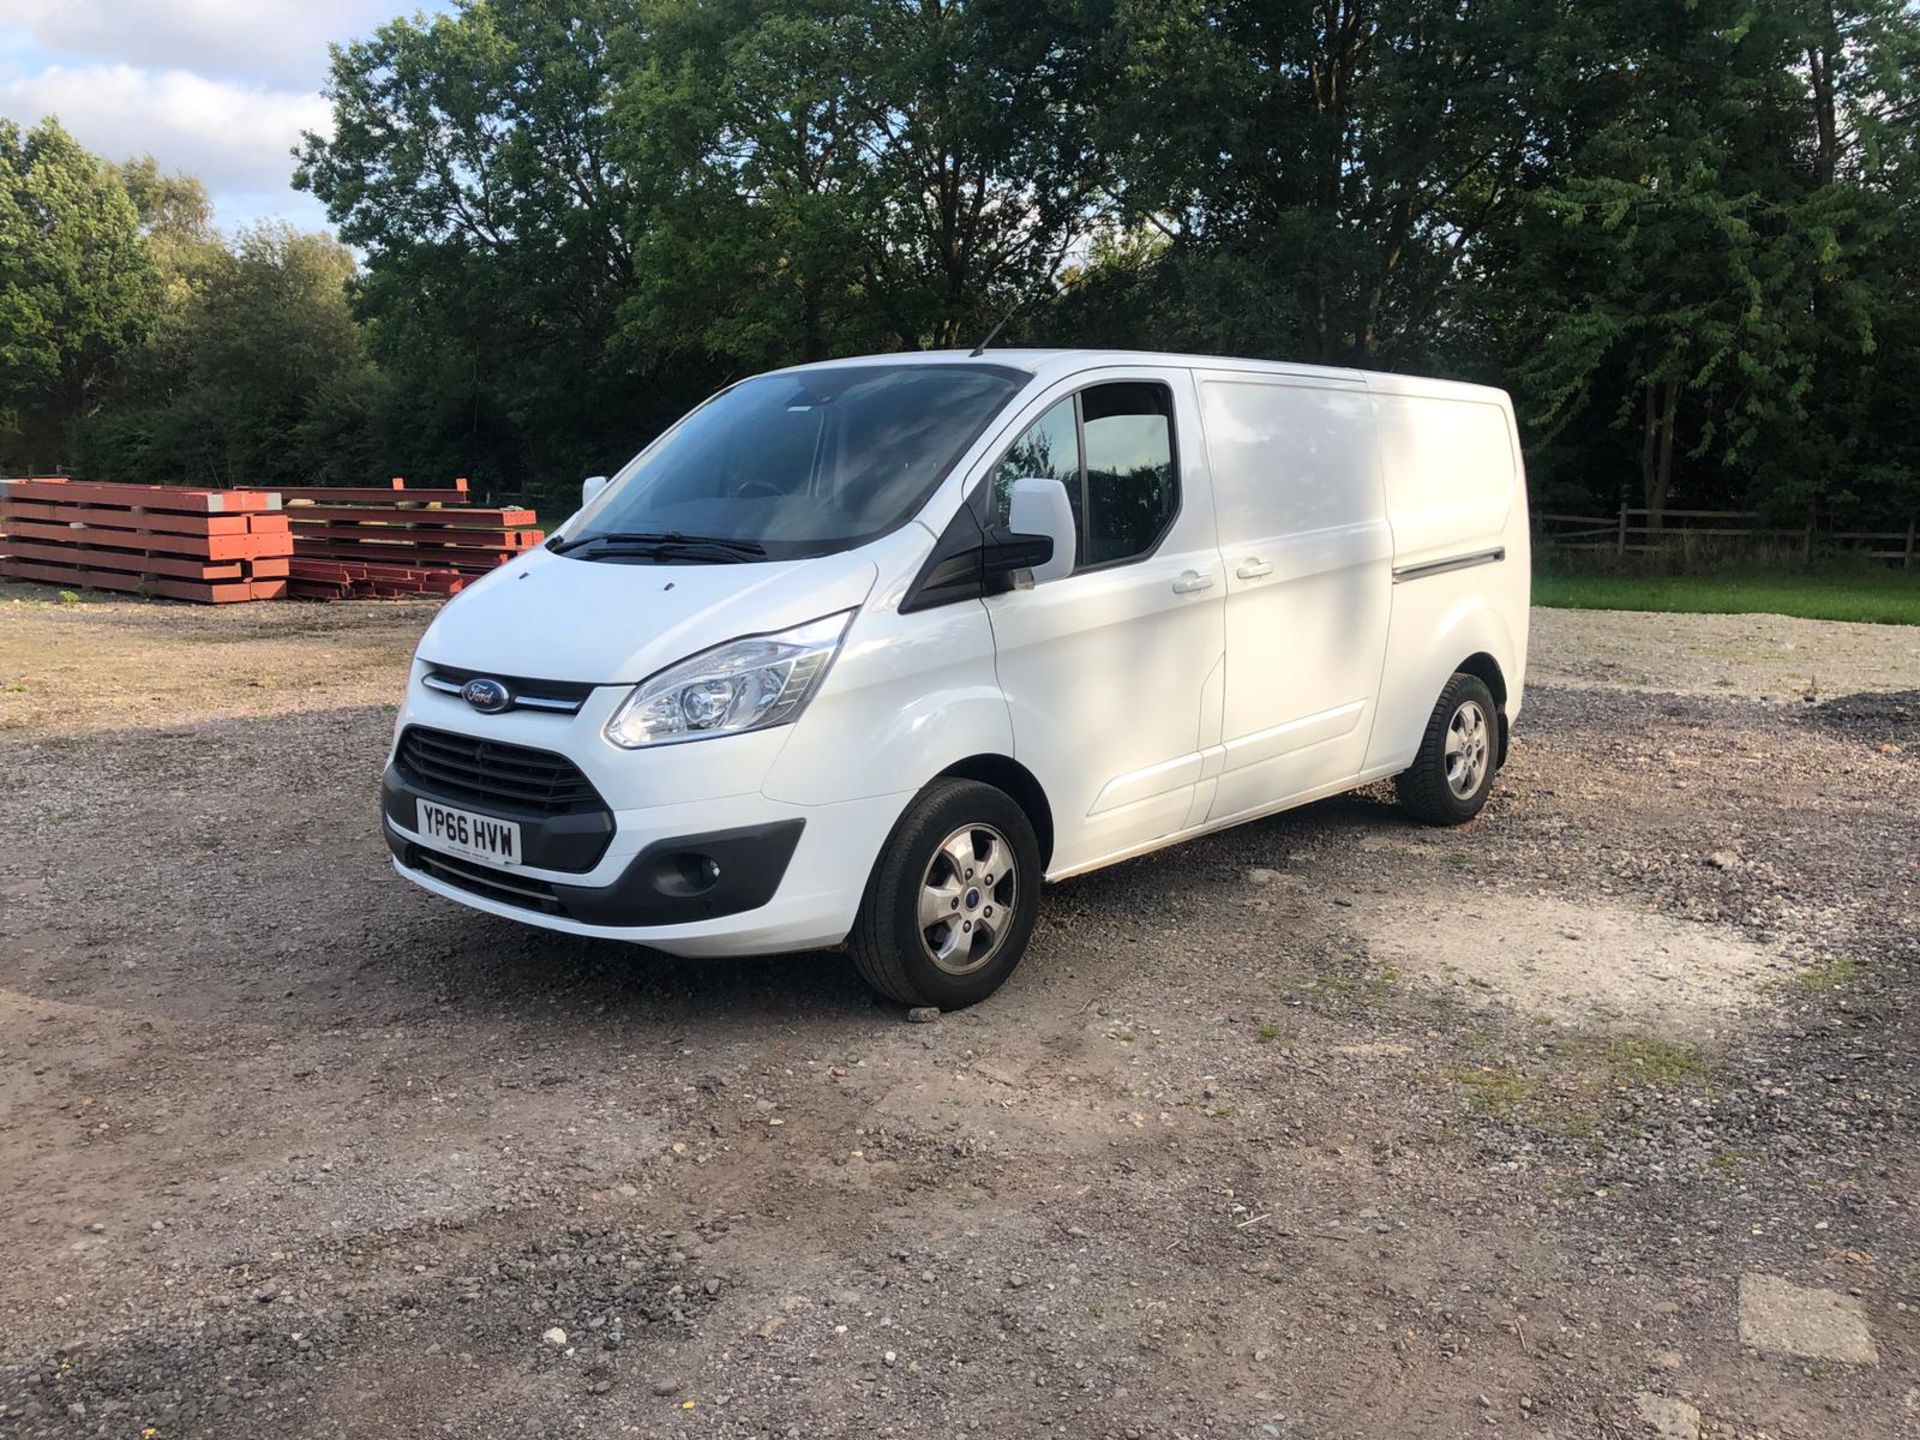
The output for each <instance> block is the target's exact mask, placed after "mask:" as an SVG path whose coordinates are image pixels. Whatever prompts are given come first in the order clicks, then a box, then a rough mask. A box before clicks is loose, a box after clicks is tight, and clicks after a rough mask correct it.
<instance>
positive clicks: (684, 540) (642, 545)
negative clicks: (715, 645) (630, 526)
mask: <svg viewBox="0 0 1920 1440" xmlns="http://www.w3.org/2000/svg"><path fill="white" fill-rule="evenodd" d="M588 545H594V546H605V547H606V548H607V549H608V550H609V551H610V552H612V553H625V554H638V555H652V554H664V553H667V552H670V551H673V552H688V551H695V550H706V551H709V552H713V551H718V552H720V553H721V554H724V555H730V556H733V557H735V558H740V557H745V556H761V555H765V554H766V553H767V547H766V546H764V545H762V544H760V543H759V542H757V541H754V540H734V539H730V538H728V537H727V536H725V535H683V534H682V533H681V532H680V531H678V530H608V531H605V532H603V533H601V534H597V535H583V536H581V537H580V538H579V539H578V540H570V539H567V538H565V537H561V538H559V539H558V540H549V541H548V542H547V548H548V549H549V550H551V551H553V552H554V553H555V554H556V555H564V554H566V553H567V552H568V551H570V550H579V549H583V548H585V547H586V546H588Z"/></svg>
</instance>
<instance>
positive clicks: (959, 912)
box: [847, 780, 1040, 1010]
mask: <svg viewBox="0 0 1920 1440" xmlns="http://www.w3.org/2000/svg"><path fill="white" fill-rule="evenodd" d="M963 830H965V831H968V832H969V834H968V836H967V838H966V841H965V842H964V843H965V845H966V846H970V847H971V850H972V854H973V856H974V858H975V860H976V862H977V863H976V865H975V866H974V867H973V868H972V869H971V870H969V872H968V873H967V874H966V875H964V876H959V877H958V878H957V880H956V884H957V885H958V887H959V888H958V889H957V891H956V892H955V894H954V896H953V897H952V898H953V906H952V914H953V915H954V919H953V920H951V921H949V922H947V923H946V924H945V925H933V926H929V927H927V929H926V930H923V929H922V928H921V924H920V916H921V908H920V907H921V904H922V900H923V897H924V898H926V899H927V901H928V904H929V905H930V906H932V905H934V904H937V903H938V902H937V900H936V899H935V898H934V897H935V896H936V894H937V893H938V892H939V891H941V890H944V888H945V885H946V881H947V879H948V877H949V876H950V875H952V874H954V873H955V872H956V871H957V870H958V868H959V862H958V861H957V860H956V859H955V858H954V855H955V852H954V851H953V850H949V849H946V848H943V847H945V846H946V844H947V842H949V841H957V840H958V837H959V835H960V832H962V831H963ZM996 839H997V840H998V841H1000V842H1002V843H1004V845H1005V846H1006V848H1007V850H1009V851H1011V853H1012V857H1013V872H1012V874H1011V876H1009V875H1007V873H1006V871H1005V869H1004V867H1002V868H1001V871H1000V873H999V874H995V875H993V877H992V883H991V885H989V884H988V883H987V877H988V875H989V873H991V872H990V871H988V870H987V869H986V868H985V862H986V860H988V859H990V858H991V857H992V856H993V854H994V853H995V851H994V848H993V843H992V842H993V841H994V840H996ZM1039 899H1040V842H1039V841H1038V840H1036V839H1035V838H1034V833H1033V822H1032V821H1030V820H1028V819H1027V813H1026V811H1024V810H1022V809H1021V808H1020V806H1019V805H1018V804H1016V803H1015V802H1014V800H1013V798H1012V797H1011V796H1009V795H1008V794H1007V793H1006V792H1005V791H1003V790H996V789H994V787H993V786H991V785H983V784H981V783H980V782H978V781H976V780H936V781H934V782H933V784H931V785H929V786H928V787H927V788H926V789H925V790H923V791H921V792H920V795H919V796H918V797H917V798H916V799H915V800H914V802H913V803H912V804H911V805H909V806H908V807H907V812H906V814H904V815H902V816H901V817H900V823H899V824H897V825H895V826H894V827H893V834H891V835H890V836H888V837H887V843H886V846H885V848H883V849H882V850H881V852H880V858H879V859H878V860H877V861H875V862H874V866H873V874H872V875H871V876H869V877H868V879H867V893H866V896H865V898H864V899H862V900H861V902H860V914H859V916H858V917H857V918H856V919H855V920H854V922H853V930H852V933H851V934H849V935H848V936H847V948H848V949H849V950H850V951H851V952H852V954H853V963H854V965H855V967H856V968H857V969H858V970H859V971H860V975H861V978H862V979H864V980H865V981H866V982H867V983H868V984H869V985H871V986H872V987H873V988H874V989H875V990H878V991H879V992H880V993H881V994H882V995H884V996H886V997H887V998H888V999H889V1000H897V1001H899V1002H900V1003H901V1004H902V1005H937V1006H938V1007H939V1008H940V1009H942V1010H957V1009H960V1008H961V1007H962V1006H966V1005H972V1004H975V1003H976V1002H978V1001H981V1000H984V999H986V998H987V996H989V995H991V994H992V993H993V992H994V991H995V990H998V989H999V988H1000V986H1001V985H1002V984H1004V983H1005V982H1006V978H1007V977H1008V976H1009V975H1011V974H1012V973H1013V968H1014V966H1016V965H1018V964H1019V963H1020V957H1021V956H1022V955H1023V954H1024V953H1025V952H1026V948H1027V939H1028V937H1029V936H1031V935H1032V934H1033V922H1034V917H1035V914H1036V912H1037V911H1038V909H1039ZM1009 913H1010V914H1011V916H1012V919H1011V920H1010V921H1008V922H1007V923H1005V924H1004V925H1003V926H1002V927H1001V928H999V929H998V930H991V931H990V929H989V927H991V926H992V924H993V920H992V918H991V917H992V915H994V914H998V915H1000V916H1003V917H1004V916H1006V915H1008V914H1009ZM968 916H971V917H973V918H971V919H969V918H967V917H968ZM961 925H965V926H966V927H967V929H966V931H965V932H964V933H963V932H962V931H961V930H960V929H959V928H958V927H959V926H961ZM975 925H978V926H979V929H978V930H977V931H976V930H975V929H974V928H973V927H974V926H975ZM929 935H931V936H933V937H934V938H929ZM949 942H951V944H952V946H953V948H952V950H951V951H950V953H948V954H947V955H946V957H945V959H944V962H943V961H942V960H941V959H940V958H936V949H937V948H939V947H940V946H943V945H946V944H947V943H949ZM969 967H971V968H969Z"/></svg>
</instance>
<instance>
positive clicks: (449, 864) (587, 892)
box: [381, 772, 806, 929]
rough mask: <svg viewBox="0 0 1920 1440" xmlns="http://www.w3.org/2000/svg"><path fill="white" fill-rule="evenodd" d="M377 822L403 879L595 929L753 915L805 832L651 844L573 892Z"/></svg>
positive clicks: (395, 782)
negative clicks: (609, 877)
mask: <svg viewBox="0 0 1920 1440" xmlns="http://www.w3.org/2000/svg"><path fill="white" fill-rule="evenodd" d="M384 788H386V789H387V790H388V791H389V792H390V793H391V792H393V791H396V790H397V791H399V792H401V793H403V794H404V793H407V792H409V791H410V790H411V788H412V787H410V786H409V785H408V784H407V782H406V781H405V780H404V779H402V778H399V777H396V776H394V775H393V774H392V773H391V772H389V774H388V778H387V782H386V786H385V787H384ZM381 818H382V820H383V821H384V824H383V826H382V829H383V831H384V832H385V834H386V837H387V849H388V850H390V851H392V852H393V859H394V863H395V864H396V865H398V866H399V867H400V869H401V870H402V871H403V872H406V873H408V874H409V875H410V877H411V878H420V877H422V876H424V877H428V878H431V879H434V880H437V881H439V882H440V883H441V884H442V885H444V886H448V887H451V888H452V889H455V890H458V891H461V892H463V894H464V895H469V896H480V897H482V898H485V899H491V900H494V901H497V902H499V903H501V904H504V905H507V906H510V907H512V908H513V909H516V910H528V911H532V912H534V915H541V916H548V917H557V918H559V919H564V920H572V921H575V922H577V923H579V924H581V925H588V926H593V927H596V928H599V929H607V928H613V929H631V928H634V927H637V926H660V925H693V924H698V923H699V922H701V921H704V920H716V919H721V918H723V917H726V916H729V915H738V914H739V913H741V912H742V911H745V910H757V909H759V908H760V907H761V906H763V905H765V904H766V903H767V902H768V901H769V900H771V899H772V898H773V896H774V892H775V891H777V890H778V889H779V888H780V882H781V880H782V879H783V878H784V877H785V876H786V873H787V865H788V863H789V862H790V861H791V860H792V859H793V852H794V848H795V847H796V846H797V845H798V844H799V843H800V835H801V832H802V831H803V830H804V829H805V828H806V821H805V820H803V819H790V820H769V821H765V822H763V823H761V824H758V825H744V826H741V827H740V828H738V829H735V830H722V831H715V832H711V833H708V834H704V835H687V836H678V837H673V838H669V839H664V840H656V841H654V842H653V843H652V844H650V845H648V846H647V847H646V848H645V849H644V850H642V851H640V852H639V854H637V855H635V856H634V857H633V858H632V859H631V860H629V861H627V863H626V867H625V868H624V869H623V870H622V871H621V872H620V874H619V875H618V876H617V877H616V878H615V879H614V880H613V881H611V882H610V883H608V884H605V885H582V884H579V883H577V877H575V879H574V880H571V881H560V880H548V879H541V878H539V877H538V876H537V875H534V874H531V873H528V872H526V871H525V870H524V869H522V868H520V867H515V868H514V869H512V870H508V869H505V868H502V867H500V866H494V865H485V864H482V863H480V862H478V861H474V860H468V859H466V858H465V857H463V856H458V855H449V854H446V853H444V852H442V851H439V850H434V849H431V848H430V847H428V846H426V845H423V844H421V843H420V842H419V841H418V840H417V839H413V838H409V836H408V835H407V833H406V832H404V831H402V830H400V829H399V828H398V827H397V826H396V825H395V824H394V820H393V811H392V809H391V808H389V809H387V810H386V812H385V813H384V814H383V815H382V817H381ZM532 850H533V846H532V845H531V844H529V846H528V851H529V853H532ZM549 873H551V872H549ZM527 918H533V917H532V916H529V917H527Z"/></svg>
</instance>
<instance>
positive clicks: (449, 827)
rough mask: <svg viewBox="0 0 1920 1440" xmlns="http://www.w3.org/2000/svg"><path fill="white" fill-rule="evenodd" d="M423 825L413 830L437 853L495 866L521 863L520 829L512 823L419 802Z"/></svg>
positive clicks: (420, 824) (423, 801) (444, 806)
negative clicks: (443, 852) (437, 851)
mask: <svg viewBox="0 0 1920 1440" xmlns="http://www.w3.org/2000/svg"><path fill="white" fill-rule="evenodd" d="M414 803H415V804H417V805H418V806H419V807H420V823H419V824H418V825H416V826H415V827H414V828H415V829H416V830H418V831H419V832H420V838H421V839H422V840H424V841H426V842H427V844H429V845H431V846H432V847H433V848H434V849H436V850H450V851H452V852H453V853H454V854H455V855H464V856H466V857H467V858H468V859H469V860H485V861H487V862H488V863H489V864H493V865H518V864H519V863H520V827H519V826H518V825H516V824H514V823H513V821H511V820H495V819H494V818H493V817H492V816H490V815H476V814H474V813H473V811H471V810H455V809H454V808H453V807H452V806H450V805H439V804H436V803H435V802H433V801H432V800H416V801H415V802H414Z"/></svg>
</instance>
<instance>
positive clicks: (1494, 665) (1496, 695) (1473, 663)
mask: <svg viewBox="0 0 1920 1440" xmlns="http://www.w3.org/2000/svg"><path fill="white" fill-rule="evenodd" d="M1453 674H1454V675H1472V676H1474V677H1475V678H1476V679H1478V680H1479V681H1480V682H1481V683H1482V684H1484V685H1485V686H1486V687H1487V689H1488V690H1490V691H1492V692H1493V705H1494V709H1495V710H1496V711H1497V712H1498V714H1499V726H1500V746H1499V749H1498V751H1497V752H1496V753H1495V755H1494V764H1496V765H1504V764H1506V763H1507V744H1508V734H1507V731H1508V728H1509V727H1508V721H1507V677H1506V673H1505V672H1504V671H1503V670H1501V668H1500V662H1499V661H1498V660H1496V659H1494V658H1493V656H1492V655H1490V654H1488V653H1487V652H1486V651H1485V650H1479V651H1476V652H1475V653H1473V654H1472V655H1469V656H1468V657H1467V658H1466V659H1464V660H1462V661H1461V662H1460V663H1459V664H1458V665H1456V666H1454V667H1453ZM1448 678H1449V679H1451V678H1452V676H1449V677H1448Z"/></svg>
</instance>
